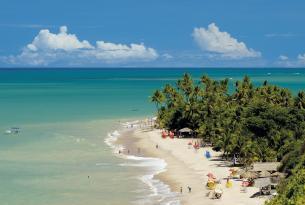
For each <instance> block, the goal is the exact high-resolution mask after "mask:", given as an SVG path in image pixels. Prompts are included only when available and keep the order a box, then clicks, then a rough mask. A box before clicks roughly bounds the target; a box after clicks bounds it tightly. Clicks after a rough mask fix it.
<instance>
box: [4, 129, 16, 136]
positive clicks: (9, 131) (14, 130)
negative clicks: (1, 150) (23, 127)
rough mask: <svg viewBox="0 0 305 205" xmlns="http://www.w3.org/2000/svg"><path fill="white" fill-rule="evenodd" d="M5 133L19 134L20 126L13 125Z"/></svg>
mask: <svg viewBox="0 0 305 205" xmlns="http://www.w3.org/2000/svg"><path fill="white" fill-rule="evenodd" d="M4 133H5V134H7V135H10V134H18V133H20V128H19V127H11V128H10V129H8V130H5V132H4Z"/></svg>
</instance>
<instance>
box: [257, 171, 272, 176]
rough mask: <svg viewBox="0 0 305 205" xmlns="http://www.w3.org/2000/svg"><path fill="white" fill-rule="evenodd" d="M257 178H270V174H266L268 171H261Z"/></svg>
mask: <svg viewBox="0 0 305 205" xmlns="http://www.w3.org/2000/svg"><path fill="white" fill-rule="evenodd" d="M259 176H260V177H270V176H271V174H270V172H268V171H266V170H263V171H261V172H260V173H259Z"/></svg>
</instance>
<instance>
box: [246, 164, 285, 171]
mask: <svg viewBox="0 0 305 205" xmlns="http://www.w3.org/2000/svg"><path fill="white" fill-rule="evenodd" d="M279 166H280V162H256V163H254V164H253V169H252V171H255V172H263V171H268V172H276V171H277V168H278V167H279Z"/></svg>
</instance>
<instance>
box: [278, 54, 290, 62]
mask: <svg viewBox="0 0 305 205" xmlns="http://www.w3.org/2000/svg"><path fill="white" fill-rule="evenodd" d="M279 59H280V60H281V61H287V60H288V59H289V58H288V57H287V56H285V55H280V56H279Z"/></svg>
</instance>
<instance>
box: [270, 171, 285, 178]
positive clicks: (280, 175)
mask: <svg viewBox="0 0 305 205" xmlns="http://www.w3.org/2000/svg"><path fill="white" fill-rule="evenodd" d="M271 176H272V177H280V178H284V177H285V176H286V175H285V174H284V173H282V172H274V173H272V174H271Z"/></svg>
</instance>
